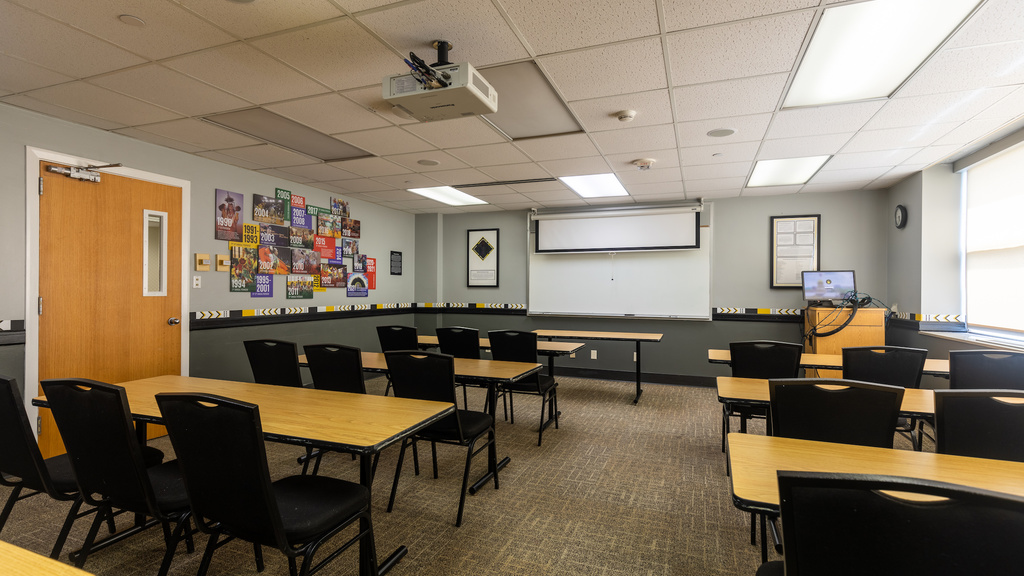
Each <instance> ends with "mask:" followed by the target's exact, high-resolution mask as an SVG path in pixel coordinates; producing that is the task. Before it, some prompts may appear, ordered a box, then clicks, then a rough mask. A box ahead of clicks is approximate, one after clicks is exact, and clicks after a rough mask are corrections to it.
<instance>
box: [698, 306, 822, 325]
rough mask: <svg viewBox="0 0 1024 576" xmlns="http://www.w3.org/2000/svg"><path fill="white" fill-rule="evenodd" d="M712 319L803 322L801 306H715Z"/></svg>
mask: <svg viewBox="0 0 1024 576" xmlns="http://www.w3.org/2000/svg"><path fill="white" fill-rule="evenodd" d="M711 319H712V320H741V321H744V322H803V321H804V311H803V309H801V308H715V309H714V310H713V311H712V312H711Z"/></svg>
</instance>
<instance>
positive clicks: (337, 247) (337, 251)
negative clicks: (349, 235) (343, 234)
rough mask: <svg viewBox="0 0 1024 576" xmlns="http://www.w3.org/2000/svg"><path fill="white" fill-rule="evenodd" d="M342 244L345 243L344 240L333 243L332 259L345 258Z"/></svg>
mask: <svg viewBox="0 0 1024 576" xmlns="http://www.w3.org/2000/svg"><path fill="white" fill-rule="evenodd" d="M344 243H345V242H344V240H343V241H341V242H335V243H334V259H335V260H341V259H342V258H344V257H345V247H344Z"/></svg>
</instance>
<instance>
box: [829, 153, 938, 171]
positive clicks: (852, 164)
mask: <svg viewBox="0 0 1024 576" xmlns="http://www.w3.org/2000/svg"><path fill="white" fill-rule="evenodd" d="M918 150H919V148H906V149H899V150H881V151H878V152H854V153H843V154H836V155H835V156H833V157H832V158H831V159H830V160H829V161H828V164H827V167H828V169H829V170H853V169H857V168H875V167H879V166H895V165H896V164H899V163H901V162H904V161H905V160H906V159H907V158H910V157H911V156H913V155H914V153H915V152H917V151H918Z"/></svg>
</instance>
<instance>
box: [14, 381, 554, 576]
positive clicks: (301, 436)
mask: <svg viewBox="0 0 1024 576" xmlns="http://www.w3.org/2000/svg"><path fill="white" fill-rule="evenodd" d="M538 366H539V365H538ZM119 386H123V387H124V389H125V392H126V393H127V395H128V405H129V407H130V409H131V411H132V417H133V418H135V420H136V421H138V422H141V423H143V425H140V426H139V427H140V428H143V427H144V423H147V422H153V423H157V424H159V423H161V422H162V420H163V417H162V415H161V414H160V408H159V407H158V406H157V403H156V398H155V396H156V394H158V393H161V392H192V393H196V392H199V393H207V394H217V395H220V396H226V397H228V398H233V399H235V400H241V401H244V402H250V403H253V404H257V405H259V407H260V419H261V421H262V424H263V434H264V436H265V437H266V438H267V439H268V440H271V441H274V442H284V443H288V444H297V445H300V446H311V445H312V446H318V447H326V448H331V449H335V450H339V451H345V452H351V453H354V454H359V455H360V467H359V468H360V474H359V475H360V483H362V484H363V486H366V487H367V489H371V488H372V483H373V477H372V474H371V460H372V455H373V454H376V453H378V452H380V451H381V450H382V449H384V448H385V447H387V446H390V445H391V444H394V443H396V442H398V441H400V440H401V439H402V438H405V437H407V436H409V435H411V434H414V433H415V432H417V431H419V430H421V429H423V428H425V427H427V426H429V425H430V424H432V423H434V422H437V421H438V420H441V419H442V418H444V417H445V416H448V415H449V414H452V413H453V412H454V410H455V408H454V406H452V405H450V404H445V403H441V402H429V401H426V400H411V399H408V398H395V397H392V396H376V395H370V394H349V393H347V392H334V391H331V390H316V389H313V388H293V387H288V386H269V385H266V384H253V383H251V382H233V381H228V380H211V379H207V378H192V377H189V376H156V377H153V378H144V379H141V380H132V381H130V382H122V383H120V384H119ZM33 404H35V405H36V406H47V403H46V398H45V397H40V398H36V399H35V400H33ZM367 527H368V526H366V525H361V528H360V529H366V528H367ZM359 546H360V548H359V551H360V552H359V565H360V574H363V575H364V576H368V575H370V574H378V573H380V574H383V573H385V572H387V570H389V569H390V568H391V567H392V566H393V565H394V563H396V562H397V561H398V560H400V559H401V558H402V556H404V555H405V554H406V552H407V549H406V548H405V546H400V547H399V548H398V549H397V550H395V552H394V553H392V554H391V556H389V557H388V559H387V560H385V561H384V562H383V563H382V564H381V565H380V568H379V572H378V564H377V551H376V550H375V549H374V546H373V545H372V543H371V541H370V539H368V538H363V539H361V540H360V545H359Z"/></svg>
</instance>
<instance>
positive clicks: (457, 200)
mask: <svg viewBox="0 0 1024 576" xmlns="http://www.w3.org/2000/svg"><path fill="white" fill-rule="evenodd" d="M409 192H412V193H413V194H419V195H420V196H425V197H427V198H430V199H431V200H437V201H438V202H444V203H445V204H447V205H449V206H476V205H478V204H487V202H484V201H483V200H481V199H479V198H477V197H475V196H470V195H469V194H466V193H465V192H460V191H459V190H456V189H455V188H452V187H451V186H435V187H434V188H409Z"/></svg>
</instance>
